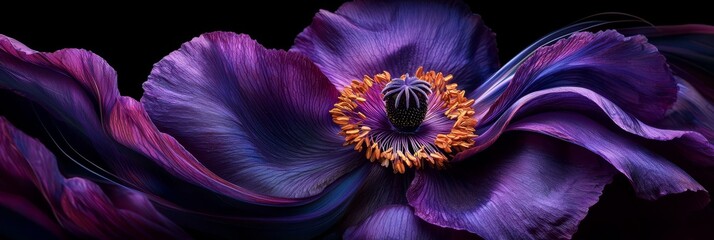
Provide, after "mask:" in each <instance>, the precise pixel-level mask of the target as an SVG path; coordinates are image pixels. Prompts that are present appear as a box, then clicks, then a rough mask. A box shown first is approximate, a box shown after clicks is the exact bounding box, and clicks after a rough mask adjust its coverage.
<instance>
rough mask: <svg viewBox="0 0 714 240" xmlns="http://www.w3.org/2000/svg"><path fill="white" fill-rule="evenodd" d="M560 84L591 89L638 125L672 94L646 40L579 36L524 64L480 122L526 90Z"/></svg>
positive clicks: (654, 116)
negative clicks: (612, 103) (623, 111)
mask: <svg viewBox="0 0 714 240" xmlns="http://www.w3.org/2000/svg"><path fill="white" fill-rule="evenodd" d="M560 86H578V87H582V88H587V89H590V90H593V91H595V92H597V93H598V94H600V95H602V96H604V97H605V98H607V99H610V100H611V101H612V102H614V103H615V104H617V105H618V106H620V107H622V108H623V109H625V111H626V112H628V113H630V114H632V115H634V116H635V117H637V118H638V119H640V120H642V121H644V122H652V121H656V120H659V119H661V118H662V117H664V114H665V112H666V111H667V109H669V107H670V106H671V105H672V104H673V103H674V101H675V100H676V93H677V86H676V82H675V81H674V78H673V77H672V74H671V72H670V70H669V68H668V66H667V63H666V62H665V58H664V57H663V56H662V55H661V54H659V53H658V52H657V48H655V47H654V46H652V45H651V44H648V43H647V39H646V38H644V37H642V36H633V37H625V36H623V35H621V34H619V33H617V32H615V31H605V32H598V33H587V32H581V33H576V34H573V35H572V36H571V37H569V38H567V39H563V40H560V41H558V42H557V43H555V44H554V45H551V46H547V47H541V48H540V49H538V50H537V51H536V52H535V53H534V54H533V55H532V56H531V57H529V58H528V59H527V60H525V62H524V63H523V64H522V65H520V66H519V67H518V70H517V71H516V72H515V73H514V75H513V79H512V80H511V82H510V83H509V85H508V87H507V88H506V90H505V92H504V93H503V95H501V96H500V97H499V99H498V100H496V102H495V103H494V104H493V105H492V106H490V111H489V112H488V113H487V114H486V116H484V118H483V120H482V122H490V121H493V120H495V119H496V118H498V117H499V116H500V114H501V113H502V112H503V111H505V110H506V109H507V108H508V107H509V106H511V105H512V104H513V103H514V102H516V101H517V100H518V99H520V98H521V97H523V96H524V95H526V94H528V93H530V92H534V91H537V90H541V89H548V88H553V87H560ZM475 97H478V96H475ZM477 99H478V98H477ZM476 105H477V106H479V105H483V104H482V103H479V102H478V100H477V103H476Z"/></svg>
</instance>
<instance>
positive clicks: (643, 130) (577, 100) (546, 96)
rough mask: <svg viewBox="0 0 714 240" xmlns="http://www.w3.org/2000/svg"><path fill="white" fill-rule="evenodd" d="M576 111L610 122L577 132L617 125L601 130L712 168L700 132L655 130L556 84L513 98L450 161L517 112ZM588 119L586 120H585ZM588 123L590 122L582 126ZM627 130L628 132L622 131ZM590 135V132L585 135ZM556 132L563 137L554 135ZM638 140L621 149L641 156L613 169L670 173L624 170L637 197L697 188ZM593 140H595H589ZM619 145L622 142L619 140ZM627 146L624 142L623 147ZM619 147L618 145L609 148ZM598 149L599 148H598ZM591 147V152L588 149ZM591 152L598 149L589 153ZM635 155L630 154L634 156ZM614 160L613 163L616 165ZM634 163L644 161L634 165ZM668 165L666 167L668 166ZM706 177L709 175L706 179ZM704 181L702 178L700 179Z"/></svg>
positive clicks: (485, 141) (497, 131)
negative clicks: (657, 173) (654, 144)
mask: <svg viewBox="0 0 714 240" xmlns="http://www.w3.org/2000/svg"><path fill="white" fill-rule="evenodd" d="M568 110H570V111H576V112H580V113H582V114H586V115H588V116H590V117H591V118H594V119H602V116H603V115H604V116H605V117H606V118H605V119H609V120H611V121H612V122H611V123H609V122H601V123H598V124H596V125H595V126H594V127H593V129H582V130H583V131H585V130H588V131H590V130H592V131H596V130H594V129H595V128H603V127H602V125H601V124H608V125H612V123H614V125H615V126H613V127H615V128H620V129H622V130H624V131H625V132H621V133H617V134H615V133H613V132H611V131H610V130H607V131H608V132H607V133H608V134H611V135H613V136H618V134H619V135H620V136H632V135H629V134H633V135H634V136H639V137H641V138H640V139H639V140H642V141H643V140H653V142H659V144H660V146H659V148H663V147H664V148H667V149H669V150H670V151H673V150H677V151H678V152H682V153H686V154H681V155H678V156H668V158H675V159H673V160H678V162H680V163H682V164H686V165H689V166H690V167H691V169H697V168H698V169H699V170H703V169H712V168H714V161H712V159H714V145H712V144H711V143H709V142H708V141H707V139H706V138H705V137H703V136H702V135H701V134H699V133H697V132H692V131H678V130H666V129H658V128H654V127H651V126H649V125H646V124H644V123H642V122H641V121H639V120H638V119H636V118H634V117H633V116H631V115H629V114H628V113H626V112H625V111H624V110H622V109H621V108H619V107H618V106H616V105H615V104H614V103H613V102H611V101H609V100H607V99H605V98H604V97H602V96H600V95H598V94H597V93H595V92H593V91H591V90H587V89H583V88H577V87H558V88H551V89H548V90H541V91H537V92H534V93H531V94H528V95H526V96H524V97H523V98H521V99H519V100H518V101H517V102H516V103H515V104H513V105H512V106H511V107H510V108H508V109H507V110H506V111H505V112H504V114H503V115H501V116H500V117H499V119H498V120H497V121H495V122H494V123H493V124H492V125H489V126H484V127H483V128H485V129H487V130H486V131H485V132H483V133H482V134H481V135H480V136H478V137H477V138H476V143H477V146H475V147H474V148H472V149H469V150H467V151H464V152H462V153H460V154H459V155H458V156H457V158H456V159H455V161H456V162H458V161H462V160H463V159H466V158H468V157H470V156H473V155H474V154H475V153H476V152H479V151H482V150H484V149H486V148H488V147H489V146H490V145H491V144H493V143H494V142H495V141H496V139H498V138H499V136H501V134H502V133H503V132H504V131H507V130H509V127H510V126H511V125H512V124H511V123H510V122H511V121H512V120H514V119H518V118H519V117H521V116H522V115H526V114H532V113H534V112H548V111H568ZM568 121H570V120H569V119H567V118H563V119H561V122H568ZM588 121H592V120H588ZM520 124H527V122H522V123H520ZM558 124H563V123H558ZM588 127H590V126H588ZM510 130H513V128H510ZM628 133H629V134H628ZM590 134H594V133H590ZM598 134H605V133H598ZM558 136H562V137H563V138H565V135H558ZM609 138H610V137H605V138H603V139H602V140H601V141H609ZM568 140H569V141H574V142H576V143H578V144H581V145H582V146H583V147H585V148H588V149H590V148H602V146H601V145H597V144H592V143H591V142H584V141H582V140H583V139H580V142H578V141H576V140H574V139H569V138H568ZM616 140H617V139H615V140H613V141H616ZM639 140H637V141H636V140H632V141H629V140H628V142H627V143H628V144H629V145H631V146H630V148H628V149H627V151H625V150H623V151H625V152H628V153H629V154H631V155H633V156H630V158H631V159H632V160H634V159H642V158H645V160H642V161H638V162H633V163H629V164H631V166H629V167H628V168H627V169H619V170H621V171H623V173H624V171H639V172H641V173H646V172H648V171H650V170H651V169H652V168H654V170H658V169H660V170H661V169H664V170H662V171H666V172H669V171H671V172H672V174H673V175H667V174H664V175H663V176H658V177H661V178H660V179H655V180H650V179H637V180H635V179H634V178H639V177H654V176H647V175H642V174H639V175H637V174H632V173H625V175H627V176H629V177H631V180H632V181H633V184H636V185H637V186H635V189H636V190H637V191H638V192H637V194H638V195H639V196H640V197H643V198H646V199H654V198H658V197H660V196H663V195H665V194H670V193H679V192H682V191H685V190H686V189H690V190H699V189H701V186H699V184H698V183H696V181H694V180H693V179H691V177H689V175H688V174H686V173H684V172H683V171H682V170H681V169H680V168H679V167H677V166H676V165H674V164H672V163H670V162H669V161H671V160H665V159H663V157H662V156H659V154H653V153H651V152H652V150H653V149H649V147H646V146H645V145H642V144H641V143H640V141H639ZM595 143H597V141H596V142H595ZM623 144H624V143H623ZM629 145H628V146H629ZM615 149H619V148H615ZM591 150H592V149H591ZM600 150H602V149H600ZM593 151H595V150H593ZM595 152H596V153H600V152H597V151H595ZM616 153H617V152H609V153H607V154H615V155H618V154H616ZM635 156H636V157H635ZM602 157H604V158H605V159H608V161H609V158H608V157H618V158H617V159H615V160H614V161H625V160H628V159H621V158H622V156H611V155H607V156H605V155H602ZM650 157H653V159H650ZM650 161H655V162H654V163H650ZM618 164H619V165H622V163H618ZM618 164H614V165H615V166H616V167H617V166H618ZM640 164H644V165H642V166H640ZM648 164H656V167H653V166H650V165H648ZM640 167H641V168H642V169H637V168H640ZM670 168H671V169H670ZM703 171H704V172H708V173H706V174H699V176H704V177H705V178H706V176H707V175H710V172H711V170H703ZM681 179H686V180H687V181H684V182H683V181H680V180H681ZM709 179H711V177H709ZM705 180H706V179H705ZM652 181H659V182H657V183H658V184H664V185H668V186H664V187H663V188H662V189H660V188H658V187H657V186H652V184H653V183H652Z"/></svg>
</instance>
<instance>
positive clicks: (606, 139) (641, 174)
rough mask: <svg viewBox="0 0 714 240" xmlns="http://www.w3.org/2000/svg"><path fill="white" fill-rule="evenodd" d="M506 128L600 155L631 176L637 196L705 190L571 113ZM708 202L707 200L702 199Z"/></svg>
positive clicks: (627, 141) (621, 138)
mask: <svg viewBox="0 0 714 240" xmlns="http://www.w3.org/2000/svg"><path fill="white" fill-rule="evenodd" d="M509 129H511V130H523V131H532V132H537V133H541V134H545V135H550V136H552V137H555V138H559V139H562V140H565V141H568V142H571V143H574V144H577V145H580V146H582V147H583V148H586V149H588V150H590V151H592V152H593V153H596V154H598V155H600V156H601V157H602V158H603V159H605V160H606V161H608V162H609V163H610V164H612V166H614V167H615V168H616V169H617V170H619V171H620V172H621V173H622V174H624V175H625V176H626V177H627V178H629V179H630V182H631V183H632V185H633V187H634V188H635V192H636V193H637V195H638V196H639V197H641V198H644V199H649V200H655V199H658V198H660V197H662V196H665V195H669V194H675V193H682V192H685V191H692V192H696V191H706V190H705V189H704V188H703V187H702V186H701V185H699V183H697V181H696V180H694V179H693V178H692V177H691V176H689V175H688V174H687V173H686V172H684V170H682V169H681V168H679V167H678V166H676V165H674V164H673V163H671V162H670V161H668V160H667V159H664V158H663V157H662V156H659V155H658V154H656V153H654V152H652V151H650V150H648V149H646V148H645V147H643V146H641V145H639V144H637V142H635V141H634V140H632V137H628V136H627V135H624V134H617V133H615V132H612V131H610V130H608V129H606V128H605V127H603V126H601V125H600V124H598V123H597V122H595V121H593V120H591V119H589V118H587V117H584V116H582V115H579V114H573V113H544V114H539V115H534V116H531V117H528V118H525V119H523V120H521V121H519V122H518V123H515V124H512V125H511V126H510V127H509ZM707 201H708V197H707V200H706V201H704V202H707Z"/></svg>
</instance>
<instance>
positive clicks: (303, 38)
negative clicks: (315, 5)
mask: <svg viewBox="0 0 714 240" xmlns="http://www.w3.org/2000/svg"><path fill="white" fill-rule="evenodd" d="M291 51H295V52H299V53H302V54H304V55H306V56H308V57H309V58H310V59H311V60H312V61H313V62H315V63H316V64H317V66H319V67H320V69H321V70H322V72H323V73H325V75H327V77H328V78H329V79H330V81H331V82H332V83H333V84H334V85H335V86H336V87H337V89H339V90H341V89H342V88H343V87H344V86H347V85H349V84H350V82H351V81H352V80H353V79H362V76H364V75H369V76H371V75H374V74H377V73H381V72H382V71H389V72H390V73H392V74H393V75H397V76H398V75H401V74H405V73H413V72H414V71H416V69H417V68H418V67H419V66H423V67H424V69H425V70H435V71H437V72H439V71H440V72H443V73H444V74H453V75H454V80H453V81H452V82H455V83H458V84H459V87H460V88H462V89H466V90H467V92H469V91H471V90H472V89H474V88H476V86H478V85H479V84H481V82H483V81H484V80H486V78H488V77H489V76H490V75H491V74H492V73H493V72H495V71H496V70H497V69H498V66H499V64H498V58H497V49H496V42H495V37H494V34H493V33H492V32H491V30H490V29H488V28H487V27H486V26H485V25H484V24H483V21H481V17H480V16H478V15H475V14H473V13H472V12H471V11H470V10H469V9H468V6H466V5H465V4H463V3H461V2H459V1H384V2H383V1H355V2H349V3H345V4H344V5H342V7H340V8H339V9H338V10H337V11H335V13H330V12H327V11H320V12H319V13H318V14H317V15H316V16H315V18H314V19H313V22H312V24H311V25H310V26H309V27H307V28H306V29H305V30H304V31H303V32H302V33H301V34H300V35H298V37H297V39H296V40H295V46H293V48H292V49H291Z"/></svg>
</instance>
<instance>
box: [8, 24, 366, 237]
mask: <svg viewBox="0 0 714 240" xmlns="http://www.w3.org/2000/svg"><path fill="white" fill-rule="evenodd" d="M60 57H63V58H62V61H59V60H58V61H49V60H52V59H57V58H60ZM82 64H91V66H82ZM67 66H72V68H67ZM313 68H314V69H316V68H315V67H313ZM100 69H108V70H111V68H110V67H109V66H108V65H106V62H104V61H103V60H101V58H99V57H98V56H96V55H94V54H91V53H89V52H87V51H83V50H72V49H69V50H62V51H58V52H55V53H42V52H34V51H31V50H27V48H26V47H21V46H19V45H18V43H17V42H16V41H14V40H11V39H10V38H6V37H0V76H1V77H0V88H3V89H5V88H9V89H11V90H13V92H14V93H17V95H18V96H19V97H23V98H26V99H27V100H29V101H31V102H33V103H37V104H36V105H34V106H36V108H34V109H36V110H37V111H38V112H41V114H42V116H45V117H46V118H47V119H40V120H41V121H43V122H45V123H52V124H55V123H56V124H58V128H57V129H50V131H49V132H47V133H48V134H49V133H50V132H55V133H53V134H56V135H55V137H57V138H60V139H62V140H66V141H65V142H61V143H60V146H57V147H58V148H60V150H63V149H64V150H65V152H63V154H65V155H67V156H66V157H65V156H64V155H63V156H62V160H67V161H69V160H70V158H73V157H76V158H78V159H79V160H80V161H79V163H83V164H84V163H86V162H89V163H90V164H87V167H90V168H91V167H92V166H91V165H92V164H98V165H99V166H101V167H102V169H100V173H101V174H103V175H106V176H107V177H109V178H110V179H113V180H116V181H118V182H120V183H122V184H126V185H127V186H132V187H135V188H137V189H138V190H140V191H142V192H145V193H146V194H149V195H151V196H152V199H156V200H157V202H159V203H161V204H162V205H166V207H167V208H164V209H168V210H167V211H171V215H172V217H174V216H180V217H174V219H173V220H174V221H178V220H181V221H182V222H181V224H182V225H185V226H190V227H191V228H193V229H192V230H194V231H203V232H210V233H211V234H212V235H214V234H215V235H216V236H226V235H228V236H230V235H231V234H233V232H234V231H250V232H252V233H253V234H255V235H254V236H256V237H257V236H263V237H269V236H280V235H284V234H286V233H290V234H294V235H295V236H303V237H306V238H309V237H314V236H315V235H317V234H320V233H321V232H322V231H325V230H326V229H329V228H330V227H332V226H334V225H335V223H336V222H338V221H339V219H340V217H341V216H343V214H344V210H345V209H346V208H347V207H346V206H347V204H345V203H346V202H349V201H350V200H351V199H352V197H353V196H354V194H355V192H356V191H357V190H358V188H359V186H360V185H361V183H362V181H364V178H365V177H366V175H367V174H366V172H367V171H366V170H367V168H366V167H363V168H360V169H357V170H355V171H353V172H351V173H350V174H346V175H345V176H343V177H341V178H340V179H339V180H337V181H336V182H335V183H333V184H329V186H325V187H326V190H325V191H323V192H322V193H321V194H319V195H316V196H314V197H310V198H280V197H274V196H268V195H265V194H261V193H257V192H253V191H251V190H250V189H246V188H244V187H242V186H237V185H236V184H233V183H231V182H229V181H226V180H225V179H222V178H221V177H220V176H217V175H216V174H215V173H213V172H212V171H211V170H210V169H208V168H206V167H205V166H204V165H203V164H202V163H201V162H199V161H198V160H196V159H195V158H194V157H193V155H191V153H189V152H188V151H186V149H184V147H183V146H181V144H179V143H178V141H176V139H174V138H173V137H172V136H170V135H168V134H164V133H162V132H160V131H158V129H157V128H156V126H154V124H153V123H152V122H151V120H150V119H149V117H148V115H147V113H146V112H145V110H144V108H143V106H142V105H141V103H139V102H137V101H135V100H134V99H131V98H128V97H118V96H115V95H112V94H103V93H102V91H99V90H101V89H104V88H105V87H109V88H111V89H114V91H115V90H116V79H115V78H114V77H113V75H111V76H112V77H107V76H109V75H107V74H105V72H104V71H98V70H100ZM315 71H317V70H315ZM111 72H113V70H111ZM323 79H324V77H323ZM85 81H88V84H83V82H85ZM324 81H325V82H326V84H324V85H327V86H328V87H330V89H331V88H333V87H332V84H330V83H329V82H328V81H327V80H324ZM106 92H108V93H111V92H112V91H106ZM105 98H109V99H105ZM102 102H106V103H111V104H106V105H107V106H104V105H103V104H101V103H102ZM110 105H111V106H110ZM25 107H27V108H28V109H32V108H30V106H25ZM45 111H46V112H45ZM98 111H99V112H98ZM11 114H12V112H11ZM326 114H327V113H326ZM33 120H35V119H33ZM329 126H332V124H330V125H329ZM36 127H38V128H40V127H41V126H36ZM50 127H53V126H52V125H50ZM56 132H59V133H60V134H64V135H69V134H72V135H73V136H74V137H76V139H63V138H64V137H63V136H60V135H59V134H57V133H56ZM50 137H52V135H50ZM332 137H336V136H332ZM236 149H239V148H236ZM85 151H87V152H89V153H95V152H96V157H90V158H89V159H83V157H82V156H81V154H82V153H85ZM350 152H355V151H353V150H350ZM84 161H86V162H84ZM364 162H365V161H355V164H362V163H364ZM105 190H106V189H105Z"/></svg>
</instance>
